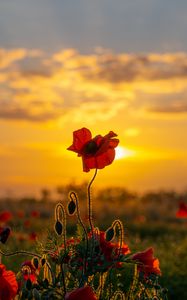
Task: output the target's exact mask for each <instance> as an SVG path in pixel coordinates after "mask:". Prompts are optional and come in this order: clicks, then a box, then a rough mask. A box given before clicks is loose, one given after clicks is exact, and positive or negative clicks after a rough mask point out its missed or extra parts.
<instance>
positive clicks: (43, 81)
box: [0, 49, 187, 123]
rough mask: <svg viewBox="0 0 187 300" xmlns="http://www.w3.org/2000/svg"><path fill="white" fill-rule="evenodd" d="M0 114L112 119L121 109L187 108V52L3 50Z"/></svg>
mask: <svg viewBox="0 0 187 300" xmlns="http://www.w3.org/2000/svg"><path fill="white" fill-rule="evenodd" d="M0 57H1V63H0V118H1V119H5V120H9V119H10V120H20V121H22V120H27V121H29V122H47V121H51V120H60V121H61V122H64V123H68V122H69V121H71V122H81V120H83V119H84V118H85V116H86V117H87V120H88V122H89V121H90V123H93V122H94V121H97V120H99V121H106V120H110V119H112V118H114V117H115V116H117V115H118V114H119V112H121V111H124V112H127V111H128V110H129V111H131V112H132V111H135V112H136V111H138V110H142V109H143V110H145V111H147V112H153V111H154V112H155V113H160V112H163V113H165V114H166V113H168V114H169V113H179V112H185V113H186V107H187V103H186V99H187V89H186V85H187V54H186V53H173V54H172V53H167V54H157V53H155V54H153V53H152V54H125V53H121V54H114V53H112V52H110V51H109V50H107V51H106V50H100V51H96V52H95V53H93V54H87V55H86V54H84V55H83V54H80V53H79V52H77V51H76V50H75V49H64V50H63V51H60V52H58V53H53V54H52V55H47V54H46V53H44V52H41V51H40V50H28V49H12V50H6V49H1V50H0Z"/></svg>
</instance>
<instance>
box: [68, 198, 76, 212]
mask: <svg viewBox="0 0 187 300" xmlns="http://www.w3.org/2000/svg"><path fill="white" fill-rule="evenodd" d="M75 210H76V204H75V201H73V200H71V201H70V202H69V204H68V213H69V215H73V214H74V213H75Z"/></svg>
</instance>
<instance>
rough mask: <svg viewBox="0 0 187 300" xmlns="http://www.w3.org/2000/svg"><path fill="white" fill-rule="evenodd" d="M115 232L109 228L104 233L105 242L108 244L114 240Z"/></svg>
mask: <svg viewBox="0 0 187 300" xmlns="http://www.w3.org/2000/svg"><path fill="white" fill-rule="evenodd" d="M114 235H115V232H114V228H113V227H109V228H108V229H107V231H106V232H105V239H106V241H107V242H110V241H111V240H112V239H113V238H114Z"/></svg>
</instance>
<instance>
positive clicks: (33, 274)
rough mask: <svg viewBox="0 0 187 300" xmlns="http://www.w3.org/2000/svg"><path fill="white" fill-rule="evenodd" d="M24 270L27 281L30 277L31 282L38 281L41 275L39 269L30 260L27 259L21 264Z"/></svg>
mask: <svg viewBox="0 0 187 300" xmlns="http://www.w3.org/2000/svg"><path fill="white" fill-rule="evenodd" d="M21 267H22V272H23V279H24V280H25V281H26V280H28V279H30V281H31V282H33V283H37V276H38V275H39V270H38V269H36V268H35V267H34V265H33V264H32V263H31V261H30V260H27V261H25V262H24V263H22V265H21Z"/></svg>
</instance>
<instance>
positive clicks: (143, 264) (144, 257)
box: [132, 248, 161, 276]
mask: <svg viewBox="0 0 187 300" xmlns="http://www.w3.org/2000/svg"><path fill="white" fill-rule="evenodd" d="M132 259H133V260H136V261H137V262H138V263H139V264H138V270H139V271H140V272H143V273H144V274H145V275H146V276H148V275H149V274H151V273H154V274H157V275H161V271H160V268H159V260H158V258H155V257H154V256H153V248H148V249H146V250H145V251H143V252H138V253H136V254H134V255H133V256H132Z"/></svg>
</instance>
